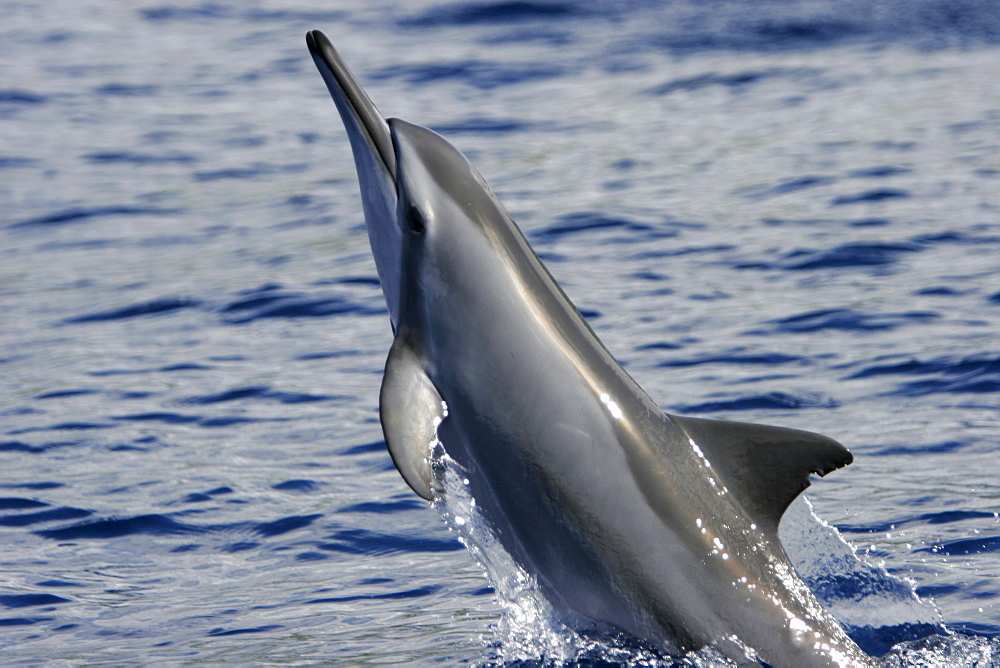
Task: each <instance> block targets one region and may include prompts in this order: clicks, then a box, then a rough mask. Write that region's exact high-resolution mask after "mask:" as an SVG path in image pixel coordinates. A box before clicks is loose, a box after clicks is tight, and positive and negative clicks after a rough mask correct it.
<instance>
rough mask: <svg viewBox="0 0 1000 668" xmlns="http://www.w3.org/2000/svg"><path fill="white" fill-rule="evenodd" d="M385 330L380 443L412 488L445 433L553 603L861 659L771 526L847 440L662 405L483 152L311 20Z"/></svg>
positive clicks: (646, 627) (793, 659) (705, 639)
mask: <svg viewBox="0 0 1000 668" xmlns="http://www.w3.org/2000/svg"><path fill="white" fill-rule="evenodd" d="M306 41H307V44H308V47H309V51H310V53H311V54H312V57H313V59H314V60H315V62H316V65H317V67H318V68H319V71H320V73H321V74H322V76H323V79H324V80H325V81H326V84H327V87H328V88H329V90H330V94H331V95H332V96H333V100H334V102H335V104H336V105H337V108H338V110H339V112H340V115H341V118H342V120H343V122H344V125H345V127H346V129H347V134H348V137H349V138H350V142H351V146H352V149H353V153H354V160H355V163H356V166H357V171H358V179H359V183H360V187H361V195H362V202H363V206H364V213H365V219H366V221H367V226H368V233H369V238H370V240H371V245H372V252H373V254H374V256H375V261H376V265H377V268H378V275H379V279H380V280H381V281H382V287H383V291H384V294H385V298H386V303H387V306H388V309H389V314H390V319H391V324H392V328H393V332H394V340H393V343H392V346H391V348H390V350H389V354H388V359H387V361H386V365H385V372H384V374H383V380H382V387H381V390H380V394H379V412H380V419H381V424H382V430H383V434H384V436H385V442H386V445H387V446H388V449H389V453H390V455H391V457H392V460H393V462H394V463H395V465H396V468H397V469H398V470H399V472H400V473H401V474H402V477H403V479H404V480H405V481H406V483H407V484H408V485H409V486H410V487H411V488H412V489H413V491H414V492H416V493H417V494H418V495H420V496H421V497H423V498H424V499H427V500H432V499H434V498H435V497H436V496H438V495H440V494H442V493H443V491H442V486H441V483H440V482H439V475H438V474H437V473H436V472H435V465H434V455H433V452H434V448H435V447H437V446H438V444H440V446H441V447H443V448H444V450H445V451H446V452H447V453H448V455H449V456H450V457H451V458H453V459H454V460H455V461H457V462H458V463H459V464H460V465H461V466H462V467H463V468H464V469H465V471H467V472H468V477H469V479H470V487H469V489H470V492H471V494H472V497H473V498H474V500H475V503H476V506H477V508H478V509H479V511H480V512H481V513H482V515H483V517H484V518H485V519H486V521H487V523H488V524H489V525H490V527H491V530H492V531H493V532H494V533H495V535H496V537H497V539H498V540H499V542H500V544H501V545H502V546H503V548H504V549H505V550H506V551H507V552H509V553H510V555H511V557H512V558H513V559H514V560H515V561H516V562H517V563H518V564H519V565H520V566H521V567H523V568H524V569H525V570H526V571H528V572H529V573H531V574H533V575H534V576H535V577H536V578H537V582H538V587H539V589H540V590H541V591H542V593H543V594H544V595H545V597H546V598H547V599H548V600H549V601H551V602H552V604H553V605H554V606H555V607H556V609H557V610H560V611H564V612H565V613H566V614H567V615H572V616H573V617H574V618H575V619H582V620H585V621H586V623H587V624H591V625H593V627H594V628H607V629H614V630H618V631H624V632H626V633H628V634H631V635H633V636H635V637H637V638H639V639H642V640H645V641H647V642H649V643H652V644H653V645H655V646H658V647H661V648H662V649H664V650H665V651H667V652H671V653H678V652H680V653H683V652H688V651H693V650H696V649H699V648H702V647H705V646H712V647H714V648H715V649H716V650H718V651H720V652H722V653H723V654H724V655H726V656H728V657H729V658H731V659H732V660H734V661H736V662H738V663H747V662H750V663H753V662H765V663H767V664H770V665H774V666H782V667H785V666H787V667H803V666H839V667H846V666H865V665H872V660H871V659H870V657H868V655H866V654H865V653H864V652H863V651H862V650H861V649H860V648H859V647H858V646H857V645H856V644H855V643H854V642H853V641H852V640H851V639H850V638H849V637H848V636H847V634H846V633H845V632H844V631H843V629H842V628H841V627H840V626H839V625H838V624H837V622H836V620H835V619H834V618H833V617H832V616H831V615H830V614H829V613H828V612H826V611H825V610H824V609H823V608H822V606H821V605H820V604H819V602H818V601H817V600H816V598H815V597H814V596H813V594H812V593H811V592H810V591H809V589H808V588H807V587H806V585H805V584H804V583H803V582H802V580H801V579H800V578H799V577H798V576H797V575H796V573H795V570H794V568H793V567H792V565H791V564H790V562H789V560H788V558H787V556H786V554H785V552H784V549H783V548H782V546H781V543H780V541H779V540H778V535H777V530H778V523H779V521H780V519H781V516H782V514H783V513H784V511H785V509H786V508H787V507H788V505H789V504H790V503H791V502H792V500H793V499H795V497H796V496H798V495H799V493H800V492H801V491H802V490H803V489H805V488H806V487H807V486H808V485H809V476H810V474H817V475H820V476H822V475H825V474H827V473H829V472H830V471H833V470H834V469H838V468H840V467H843V466H845V465H847V464H849V463H850V462H851V461H852V459H853V458H852V456H851V454H850V452H848V450H847V449H846V448H845V447H844V446H842V445H841V444H839V443H838V442H836V441H834V440H833V439H830V438H827V437H825V436H821V435H818V434H813V433H810V432H806V431H799V430H795V429H787V428H782V427H773V426H766V425H756V424H747V423H739V422H728V421H721V420H706V419H699V418H691V417H682V416H679V415H670V414H667V413H665V412H663V411H662V410H660V409H659V408H658V407H657V405H656V404H655V403H654V402H653V400H652V399H650V398H649V397H648V396H647V395H646V393H645V392H644V391H643V390H642V388H640V387H639V385H638V384H637V383H636V382H635V381H634V380H633V379H632V378H631V377H630V376H629V375H628V373H626V372H625V370H624V369H623V368H622V367H621V365H620V364H619V363H618V362H617V361H616V360H615V358H614V357H613V356H612V355H611V353H610V352H608V350H607V349H606V348H605V347H604V345H603V344H602V343H601V341H600V340H599V339H598V338H597V336H596V335H595V334H594V332H593V331H592V330H591V328H590V327H589V326H588V324H587V322H586V321H585V320H584V318H583V317H582V316H581V315H580V312H579V311H578V310H577V309H576V308H575V307H574V306H573V304H572V302H571V301H570V300H569V298H568V297H567V296H566V294H565V293H564V292H563V291H562V289H561V288H560V287H559V285H558V284H557V283H556V281H555V279H553V277H552V275H551V274H550V273H549V272H548V270H547V269H546V268H545V266H544V265H543V264H542V261H541V260H540V259H539V258H538V256H537V255H536V254H535V253H534V251H533V250H532V248H531V246H530V245H529V244H528V241H527V240H526V239H525V237H524V235H523V234H522V233H521V231H520V230H519V229H518V227H517V225H516V224H515V223H514V221H513V220H512V219H511V217H510V215H509V214H508V213H507V211H506V210H505V209H504V207H503V205H501V204H500V202H499V200H498V199H497V197H496V195H495V194H494V193H493V191H492V190H491V189H490V188H489V186H487V184H486V182H485V181H484V180H483V178H482V176H480V175H479V173H478V172H477V171H476V169H475V167H473V166H472V164H471V163H470V162H469V161H468V160H467V159H466V158H465V156H464V155H462V153H460V152H459V151H458V150H457V149H456V148H454V147H453V146H452V145H451V144H450V143H448V142H447V141H446V140H445V139H444V138H442V137H441V136H440V135H438V134H436V133H434V132H432V131H431V130H428V129H426V128H423V127H420V126H418V125H413V124H411V123H407V122H405V121H402V120H399V119H395V118H390V119H388V120H386V119H385V118H383V117H382V116H381V114H380V113H379V112H378V110H377V109H376V108H375V106H374V105H373V104H372V102H371V100H369V98H368V96H367V95H366V94H365V92H364V90H363V89H362V87H361V86H360V84H359V83H358V81H357V80H356V79H355V78H354V76H353V75H352V74H351V73H350V71H349V70H348V69H347V67H346V66H345V65H344V63H343V61H342V60H341V58H340V56H339V55H338V54H337V52H336V51H335V50H334V48H333V46H332V45H331V44H330V42H329V40H328V39H327V38H326V37H325V36H324V35H323V34H322V33H320V32H318V31H311V32H309V33H308V35H307V38H306Z"/></svg>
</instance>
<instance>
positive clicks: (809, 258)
mask: <svg viewBox="0 0 1000 668" xmlns="http://www.w3.org/2000/svg"><path fill="white" fill-rule="evenodd" d="M921 250H923V248H922V247H921V246H920V245H919V244H915V243H881V242H873V243H850V244H843V245H841V246H837V247H836V248H831V249H829V250H821V251H813V250H796V251H792V252H791V253H789V254H788V255H786V256H785V257H784V258H782V260H781V261H780V262H779V263H778V265H777V266H778V267H780V268H782V269H790V270H809V269H837V268H844V267H880V266H884V265H889V264H893V263H894V262H896V261H897V260H898V259H899V258H900V257H901V256H902V255H904V254H907V253H916V252H918V251H921Z"/></svg>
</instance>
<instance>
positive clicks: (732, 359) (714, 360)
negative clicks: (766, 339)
mask: <svg viewBox="0 0 1000 668" xmlns="http://www.w3.org/2000/svg"><path fill="white" fill-rule="evenodd" d="M661 346H662V344H651V345H648V346H643V349H649V348H654V347H661ZM676 347H677V346H673V347H671V348H668V349H675V348H676ZM808 361H809V358H807V357H802V356H801V355H785V354H783V353H760V354H756V355H751V354H740V353H734V354H731V355H705V356H702V357H694V358H689V359H672V360H666V361H663V362H658V363H657V364H656V366H658V367H689V366H700V365H702V364H736V365H744V364H761V365H764V366H777V365H779V364H789V363H792V362H796V363H806V362H808Z"/></svg>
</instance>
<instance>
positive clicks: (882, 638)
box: [844, 623, 951, 656]
mask: <svg viewBox="0 0 1000 668" xmlns="http://www.w3.org/2000/svg"><path fill="white" fill-rule="evenodd" d="M948 626H949V628H950V627H951V624H949V625H948ZM844 630H845V631H846V632H847V635H849V636H850V637H851V639H852V640H853V641H854V642H856V643H857V644H858V646H859V647H861V649H863V650H864V651H865V652H867V653H868V654H870V655H871V656H882V655H884V654H885V653H886V652H888V651H889V650H891V649H892V648H893V647H894V646H895V645H897V644H899V643H901V642H906V641H912V640H919V639H921V638H926V637H928V636H931V635H934V634H940V633H944V632H945V629H944V628H943V627H941V626H938V625H935V624H927V623H918V624H897V625H894V626H878V627H872V626H850V625H847V624H845V625H844Z"/></svg>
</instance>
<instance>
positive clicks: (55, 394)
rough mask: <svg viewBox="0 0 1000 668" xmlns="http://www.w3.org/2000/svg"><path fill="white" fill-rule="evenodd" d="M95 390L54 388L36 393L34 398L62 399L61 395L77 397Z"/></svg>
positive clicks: (95, 391)
mask: <svg viewBox="0 0 1000 668" xmlns="http://www.w3.org/2000/svg"><path fill="white" fill-rule="evenodd" d="M96 393H97V390H90V389H79V390H55V391H53V392H43V393H41V394H36V395H35V396H34V397H33V398H34V399H62V398H63V397H77V396H80V395H83V394H96Z"/></svg>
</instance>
